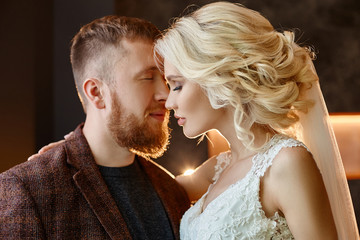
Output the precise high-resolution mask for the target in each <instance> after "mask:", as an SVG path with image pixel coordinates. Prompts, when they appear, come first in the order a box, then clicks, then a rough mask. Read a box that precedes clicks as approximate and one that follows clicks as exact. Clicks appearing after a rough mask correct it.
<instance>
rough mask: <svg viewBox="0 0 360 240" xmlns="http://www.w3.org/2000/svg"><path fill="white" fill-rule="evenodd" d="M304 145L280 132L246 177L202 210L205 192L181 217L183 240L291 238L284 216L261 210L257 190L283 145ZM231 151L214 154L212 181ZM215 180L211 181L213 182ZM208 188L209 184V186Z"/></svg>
mask: <svg viewBox="0 0 360 240" xmlns="http://www.w3.org/2000/svg"><path fill="white" fill-rule="evenodd" d="M295 146H303V147H305V146H304V144H302V143H301V142H299V141H297V140H295V139H292V138H288V137H286V136H283V135H275V136H274V137H273V138H272V139H271V140H270V141H269V143H268V145H267V148H266V150H264V151H263V152H261V153H258V154H257V155H255V156H254V157H253V159H252V161H253V165H252V167H251V169H250V171H249V172H248V173H247V174H246V176H245V177H244V178H242V179H240V180H239V181H237V182H236V183H234V184H232V185H230V186H229V187H228V188H227V189H226V190H225V191H224V192H223V193H221V194H220V195H219V196H218V197H217V198H215V199H214V200H213V201H212V202H210V203H209V204H208V205H207V207H206V208H205V210H204V211H203V212H202V208H203V204H204V201H205V199H206V196H207V194H208V192H206V193H205V194H204V195H203V196H202V197H201V198H200V199H199V200H198V201H197V202H196V204H195V205H194V206H192V207H191V208H190V209H189V210H188V211H187V212H186V213H185V214H184V216H183V218H182V220H181V224H180V238H181V239H182V240H188V239H194V240H210V239H273V240H276V239H294V237H293V235H292V234H291V232H290V230H289V227H288V225H287V223H286V219H285V218H283V217H281V216H280V215H279V214H278V213H275V215H274V216H272V217H271V218H267V217H266V216H265V212H264V211H263V209H262V206H261V203H260V200H259V199H260V198H259V190H260V178H261V177H262V176H264V174H265V172H266V170H267V169H268V168H269V167H270V166H271V164H272V161H273V159H274V158H275V156H276V155H277V154H278V153H279V151H280V150H281V149H282V148H284V147H295ZM229 155H230V153H229V152H227V153H222V154H220V155H219V156H218V157H217V164H216V166H215V176H214V181H215V182H216V181H217V179H218V178H219V176H220V174H221V172H222V171H223V170H224V169H225V168H226V166H227V165H228V164H229V162H230V158H229ZM215 182H214V183H215ZM209 189H210V187H209Z"/></svg>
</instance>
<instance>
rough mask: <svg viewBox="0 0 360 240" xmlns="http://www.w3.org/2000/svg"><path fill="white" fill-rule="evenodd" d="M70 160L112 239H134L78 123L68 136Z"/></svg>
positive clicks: (78, 184) (74, 177)
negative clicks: (70, 135)
mask: <svg viewBox="0 0 360 240" xmlns="http://www.w3.org/2000/svg"><path fill="white" fill-rule="evenodd" d="M66 151H67V154H68V163H69V164H71V165H73V166H74V167H75V168H76V169H78V171H77V172H76V173H75V174H74V176H73V179H74V181H75V183H76V185H77V186H78V188H79V189H80V191H81V193H82V194H83V196H84V198H85V199H86V201H87V202H88V203H89V205H90V207H91V208H92V210H93V211H94V213H95V215H96V216H97V218H98V220H99V221H100V223H101V224H102V226H103V227H104V229H105V230H106V232H107V233H108V234H109V236H110V237H111V238H112V239H124V240H125V239H131V235H130V233H129V231H128V228H127V225H126V222H125V220H124V219H123V217H122V215H121V213H120V211H119V209H118V207H117V206H116V203H115V200H114V199H113V198H112V196H111V194H110V192H109V190H108V187H107V185H106V183H105V181H104V180H103V178H102V176H101V174H100V171H99V170H98V166H97V165H96V163H95V160H94V158H93V156H92V153H91V150H90V148H89V145H88V143H87V141H86V139H85V136H84V135H83V134H82V130H81V126H79V127H78V128H77V129H76V130H75V131H74V134H73V136H72V137H71V138H69V139H68V140H66Z"/></svg>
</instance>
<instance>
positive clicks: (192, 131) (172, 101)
mask: <svg viewBox="0 0 360 240" xmlns="http://www.w3.org/2000/svg"><path fill="white" fill-rule="evenodd" d="M164 72H165V78H166V80H167V82H168V84H169V86H170V93H169V96H168V98H167V101H166V104H165V106H166V108H168V109H173V110H174V112H175V117H176V118H177V119H178V124H179V125H180V126H183V131H184V134H185V136H187V137H188V138H195V137H197V136H199V135H201V134H202V133H205V132H207V131H209V130H211V129H214V128H217V126H218V124H219V120H220V119H221V117H222V116H223V114H224V110H223V109H213V108H212V107H211V105H210V102H209V99H208V97H207V96H206V95H205V93H204V91H203V90H202V89H201V87H200V86H199V85H198V84H197V83H194V82H191V81H189V80H187V79H186V78H184V77H183V76H182V75H181V74H180V73H179V71H178V70H177V69H176V68H175V67H174V66H173V65H172V64H171V63H170V62H169V61H166V60H165V63H164Z"/></svg>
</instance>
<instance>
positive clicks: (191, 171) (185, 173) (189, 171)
mask: <svg viewBox="0 0 360 240" xmlns="http://www.w3.org/2000/svg"><path fill="white" fill-rule="evenodd" d="M193 172H195V170H194V169H188V170H186V171H185V172H184V175H185V176H188V175H191V174H193Z"/></svg>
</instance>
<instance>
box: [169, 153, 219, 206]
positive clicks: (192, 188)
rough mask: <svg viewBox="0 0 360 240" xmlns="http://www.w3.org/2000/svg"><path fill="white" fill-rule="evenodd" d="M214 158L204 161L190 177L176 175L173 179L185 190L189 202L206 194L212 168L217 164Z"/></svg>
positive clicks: (212, 171)
mask: <svg viewBox="0 0 360 240" xmlns="http://www.w3.org/2000/svg"><path fill="white" fill-rule="evenodd" d="M216 157H217V156H213V157H211V158H209V159H208V160H206V161H205V162H204V163H203V164H201V165H200V166H199V167H197V168H196V169H195V171H194V172H193V173H192V174H190V175H178V176H176V177H175V179H176V181H177V182H178V183H179V184H180V185H181V186H183V188H185V190H186V192H187V194H188V197H189V199H190V201H191V202H193V201H197V200H198V199H199V198H200V197H201V196H202V195H203V194H204V193H206V191H207V189H208V187H209V185H210V184H211V183H212V182H213V181H212V178H213V176H214V174H215V171H214V167H215V165H216V162H217V159H216Z"/></svg>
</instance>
